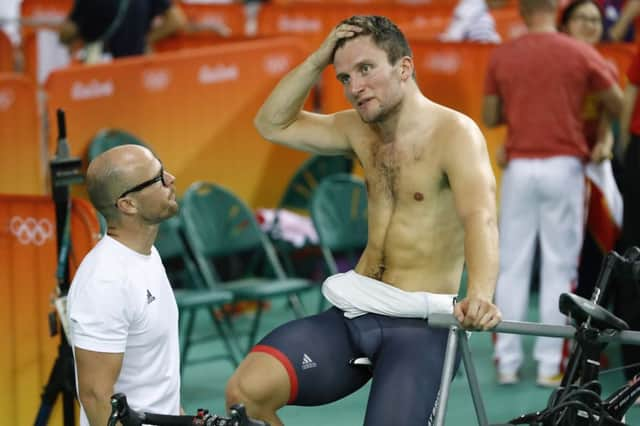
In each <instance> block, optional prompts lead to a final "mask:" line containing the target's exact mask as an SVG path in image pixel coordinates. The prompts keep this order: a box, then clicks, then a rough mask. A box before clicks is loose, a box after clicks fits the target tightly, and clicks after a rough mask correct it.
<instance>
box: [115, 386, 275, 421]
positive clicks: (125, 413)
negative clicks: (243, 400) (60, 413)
mask: <svg viewBox="0 0 640 426" xmlns="http://www.w3.org/2000/svg"><path fill="white" fill-rule="evenodd" d="M230 411H231V413H230V415H231V416H230V417H221V416H217V415H215V414H209V412H208V411H207V410H198V414H197V415H195V416H189V415H180V416H177V415H168V414H156V413H139V412H137V411H135V410H133V409H131V407H129V404H128V403H127V397H126V395H124V394H122V393H116V394H114V395H112V396H111V416H109V422H108V423H107V426H115V424H116V422H117V421H120V422H121V423H122V424H123V425H124V426H142V425H143V424H147V425H157V426H269V424H268V423H266V422H263V421H260V420H255V419H251V418H250V417H249V416H247V412H246V410H245V407H244V406H243V405H241V404H236V405H233V406H232V407H231V410H230Z"/></svg>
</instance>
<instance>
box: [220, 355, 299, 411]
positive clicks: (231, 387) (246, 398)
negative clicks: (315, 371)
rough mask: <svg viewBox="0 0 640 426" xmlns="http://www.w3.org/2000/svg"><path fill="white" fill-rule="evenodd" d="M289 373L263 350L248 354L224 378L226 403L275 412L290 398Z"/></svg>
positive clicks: (249, 409) (252, 409) (228, 405)
mask: <svg viewBox="0 0 640 426" xmlns="http://www.w3.org/2000/svg"><path fill="white" fill-rule="evenodd" d="M289 389H290V384H289V377H288V374H287V372H286V370H285V369H284V367H283V366H282V365H281V364H280V363H279V362H278V361H277V360H276V359H275V358H273V357H271V356H269V355H266V354H261V353H258V354H255V353H252V354H250V355H249V356H248V357H247V358H246V359H245V360H244V361H243V362H242V364H241V365H240V366H239V367H238V369H237V370H236V372H235V373H234V374H233V375H232V376H231V378H230V379H229V381H228V382H227V386H226V389H225V398H226V402H227V407H230V406H231V405H233V404H238V403H241V404H244V405H245V406H246V407H247V410H248V412H249V413H252V412H253V413H263V412H269V411H271V412H275V411H276V410H277V409H278V408H280V407H282V406H284V405H285V404H286V403H287V400H288V399H289Z"/></svg>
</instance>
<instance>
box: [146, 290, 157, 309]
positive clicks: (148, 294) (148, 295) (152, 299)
mask: <svg viewBox="0 0 640 426" xmlns="http://www.w3.org/2000/svg"><path fill="white" fill-rule="evenodd" d="M154 300H156V297H155V296H154V295H153V294H151V292H150V291H149V289H147V305H148V304H150V303H151V302H153V301H154Z"/></svg>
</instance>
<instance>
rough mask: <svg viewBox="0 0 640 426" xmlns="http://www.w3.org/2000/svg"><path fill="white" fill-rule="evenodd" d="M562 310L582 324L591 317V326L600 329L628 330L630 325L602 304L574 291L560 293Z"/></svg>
mask: <svg viewBox="0 0 640 426" xmlns="http://www.w3.org/2000/svg"><path fill="white" fill-rule="evenodd" d="M559 305H560V312H562V313H563V314H565V315H566V316H568V317H571V318H573V319H574V320H575V321H576V323H577V324H582V323H583V322H584V321H586V320H587V318H588V317H591V326H592V327H593V328H596V329H598V330H607V329H613V330H617V331H620V330H628V329H629V325H628V324H627V323H626V322H625V321H624V320H622V319H620V318H618V317H617V316H615V315H613V314H612V313H611V312H609V311H607V310H606V309H605V308H603V307H602V306H600V305H596V304H595V303H593V302H592V301H590V300H587V299H585V298H584V297H580V296H578V295H576V294H572V293H562V294H561V295H560V302H559Z"/></svg>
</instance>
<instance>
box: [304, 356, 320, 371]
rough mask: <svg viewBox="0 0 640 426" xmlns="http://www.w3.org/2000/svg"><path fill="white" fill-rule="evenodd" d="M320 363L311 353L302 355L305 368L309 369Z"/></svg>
mask: <svg viewBox="0 0 640 426" xmlns="http://www.w3.org/2000/svg"><path fill="white" fill-rule="evenodd" d="M317 366H318V364H316V363H315V362H314V361H313V360H312V359H311V357H310V356H309V355H307V354H303V355H302V369H303V370H307V369H309V368H314V367H317Z"/></svg>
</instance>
